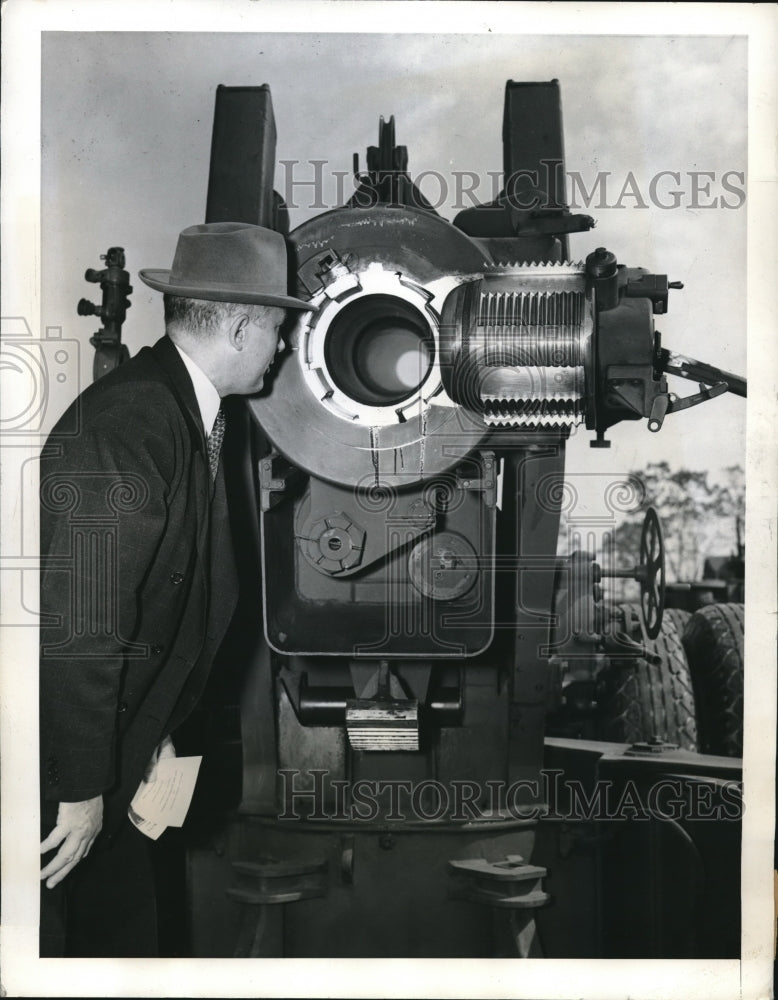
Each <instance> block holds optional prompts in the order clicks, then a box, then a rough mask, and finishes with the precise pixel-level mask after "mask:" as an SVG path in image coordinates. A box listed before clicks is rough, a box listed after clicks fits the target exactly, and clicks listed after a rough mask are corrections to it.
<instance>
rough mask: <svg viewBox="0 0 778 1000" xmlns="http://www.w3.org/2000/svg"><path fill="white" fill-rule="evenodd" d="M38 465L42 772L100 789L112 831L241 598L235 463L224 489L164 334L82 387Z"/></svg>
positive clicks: (55, 780)
mask: <svg viewBox="0 0 778 1000" xmlns="http://www.w3.org/2000/svg"><path fill="white" fill-rule="evenodd" d="M40 480H41V559H42V562H41V616H42V617H41V657H40V720H41V768H42V771H41V788H42V791H43V797H44V800H48V801H53V802H59V801H80V800H83V799H89V798H93V797H95V796H97V795H100V794H102V795H103V797H104V803H105V813H104V823H103V829H104V835H105V836H108V837H110V835H111V833H112V831H113V830H114V829H115V827H116V825H117V824H118V823H119V822H120V821H121V820H122V818H123V817H124V815H125V814H126V810H127V805H128V803H129V801H130V799H131V798H132V796H133V795H134V793H135V790H136V789H137V787H138V784H139V782H140V781H141V779H142V776H143V773H144V769H145V767H146V765H147V764H148V762H149V759H150V757H151V755H152V753H153V751H154V748H155V747H156V745H157V744H158V743H159V741H160V740H161V739H162V738H163V737H164V736H165V735H166V734H168V733H169V732H170V731H171V730H172V729H173V728H174V727H175V726H176V725H178V724H180V723H181V722H182V721H183V719H184V718H185V717H186V716H187V715H188V713H189V712H190V711H191V709H192V708H193V707H194V705H195V704H196V702H197V700H198V698H199V695H200V694H201V692H202V689H203V686H204V684H205V681H206V679H207V674H208V671H209V669H210V664H211V659H212V657H213V654H214V652H215V650H216V648H217V647H218V644H219V641H220V639H221V637H222V636H223V634H224V632H225V630H226V627H227V625H228V623H229V619H230V617H231V615H232V611H233V609H234V605H235V599H236V590H237V585H236V582H235V574H234V563H233V558H232V544H231V540H230V537H229V527H228V520H227V515H226V501H224V498H223V477H221V476H220V477H218V479H217V488H216V491H215V498H214V499H213V500H212V499H211V493H212V488H211V481H210V476H209V473H208V468H207V458H206V445H205V436H204V433H203V427H202V422H201V419H200V414H199V409H198V406H197V400H196V397H195V393H194V389H193V387H192V383H191V379H190V378H189V375H188V373H187V371H186V367H185V366H184V364H183V362H182V361H181V358H180V356H179V354H178V352H177V351H176V349H175V347H174V345H173V344H172V342H171V341H170V340H169V339H168V338H167V337H163V338H162V339H161V340H160V341H158V342H157V343H156V344H155V345H154V346H153V347H152V348H144V349H143V350H142V351H140V352H139V354H138V355H136V357H134V358H132V359H131V360H130V361H128V362H126V363H125V364H124V365H121V366H120V367H119V368H117V369H115V370H114V371H112V372H110V373H109V374H107V375H105V376H104V377H103V378H101V379H100V380H99V381H97V382H96V383H94V384H93V385H91V386H90V387H89V388H88V389H86V390H85V391H84V392H83V393H82V394H81V396H80V397H79V398H78V400H76V402H75V403H74V404H73V405H72V406H71V407H70V409H69V410H68V411H67V412H66V413H65V415H64V416H63V418H62V419H61V420H60V421H59V423H58V424H57V426H56V427H55V429H54V431H53V432H52V434H51V435H50V437H49V440H48V441H47V443H46V447H45V448H44V451H43V454H42V456H41V477H40ZM211 549H212V550H213V552H214V553H215V556H216V558H211V555H210V550H211ZM212 595H213V596H212Z"/></svg>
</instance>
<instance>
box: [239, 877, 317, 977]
mask: <svg viewBox="0 0 778 1000" xmlns="http://www.w3.org/2000/svg"><path fill="white" fill-rule="evenodd" d="M232 868H233V871H234V872H235V874H236V876H237V881H238V884H237V885H236V886H234V887H233V888H230V889H227V896H228V897H229V898H230V899H233V900H235V901H236V902H237V903H242V904H244V912H243V921H242V923H241V928H240V931H239V933H238V941H237V944H236V946H235V951H234V953H233V955H234V957H235V958H261V957H279V956H280V955H281V954H282V953H283V914H282V909H281V907H282V906H283V904H284V903H295V902H297V901H298V900H300V899H314V898H316V897H319V896H326V894H327V889H328V881H327V875H328V865H327V862H326V861H264V862H260V863H257V862H253V861H234V862H233V864H232ZM279 904H280V905H279Z"/></svg>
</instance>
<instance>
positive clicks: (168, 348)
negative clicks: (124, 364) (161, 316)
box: [151, 335, 211, 565]
mask: <svg viewBox="0 0 778 1000" xmlns="http://www.w3.org/2000/svg"><path fill="white" fill-rule="evenodd" d="M151 350H152V352H153V353H154V356H155V358H156V360H157V362H158V363H159V365H160V367H161V368H162V370H163V371H164V373H165V374H166V375H167V378H168V382H169V384H170V387H171V389H172V391H173V394H174V396H175V397H176V399H177V401H178V404H179V406H180V407H181V412H182V413H183V414H184V417H185V419H186V422H187V425H188V427H189V430H190V433H191V436H192V448H193V459H192V461H193V465H194V466H195V472H196V478H197V479H199V480H200V482H201V483H202V484H203V486H204V488H200V489H197V488H195V490H194V494H195V503H196V505H197V506H196V509H197V522H198V525H199V528H200V530H199V531H198V542H197V546H198V550H199V552H200V555H201V558H203V559H204V560H207V557H208V498H209V496H210V486H211V481H210V474H209V472H208V459H207V449H206V443H205V430H204V428H203V421H202V417H201V416H200V407H199V406H198V405H197V396H196V395H195V391H194V386H193V385H192V380H191V378H190V377H189V372H188V371H187V370H186V365H185V364H184V362H183V361H182V360H181V355H180V354H179V353H178V351H177V350H176V347H175V344H174V343H173V341H172V340H171V339H170V338H169V337H168V336H167V335H166V336H164V337H161V338H160V339H159V340H158V341H157V342H156V344H154V346H153V347H152V348H151ZM206 565H207V562H206Z"/></svg>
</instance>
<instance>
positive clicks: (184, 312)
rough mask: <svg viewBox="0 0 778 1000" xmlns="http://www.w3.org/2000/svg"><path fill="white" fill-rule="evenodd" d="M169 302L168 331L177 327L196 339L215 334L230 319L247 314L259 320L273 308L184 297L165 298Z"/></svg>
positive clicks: (166, 319) (166, 305)
mask: <svg viewBox="0 0 778 1000" xmlns="http://www.w3.org/2000/svg"><path fill="white" fill-rule="evenodd" d="M163 299H164V303H165V328H166V329H167V330H168V331H170V328H171V327H176V328H178V329H180V330H182V331H186V332H187V333H190V334H193V335H195V336H198V335H200V336H201V335H203V334H206V335H208V334H212V333H214V332H215V331H216V330H217V329H218V327H219V325H220V323H221V322H222V321H223V320H224V319H225V318H227V317H231V316H236V315H237V314H238V313H241V312H245V313H247V314H248V316H249V317H250V319H252V320H253V321H255V322H256V321H258V320H260V319H262V317H263V316H265V315H266V314H267V313H268V312H269V311H270V309H272V308H273V307H272V306H265V305H254V304H249V303H245V302H212V301H211V300H210V299H188V298H186V297H184V296H183V295H169V294H165V295H164V296H163Z"/></svg>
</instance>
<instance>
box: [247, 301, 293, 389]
mask: <svg viewBox="0 0 778 1000" xmlns="http://www.w3.org/2000/svg"><path fill="white" fill-rule="evenodd" d="M285 317H286V310H285V309H279V308H277V307H275V306H269V307H268V308H267V309H266V310H263V312H262V313H261V314H260V315H259V317H258V318H257V319H249V320H248V323H247V324H246V329H245V347H244V350H243V351H242V352H241V357H240V362H239V364H240V372H239V373H238V376H237V379H238V381H239V382H240V385H241V388H240V389H237V390H236V392H239V393H241V394H242V395H251V394H252V393H255V392H259V390H260V389H261V388H262V385H263V383H264V378H265V373H266V372H267V370H268V368H269V367H270V366H271V364H272V363H273V358H274V357H275V356H276V353H277V352H278V351H283V349H284V342H283V340H281V339H280V337H279V331H280V329H281V326H282V325H283V322H284V318H285Z"/></svg>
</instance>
